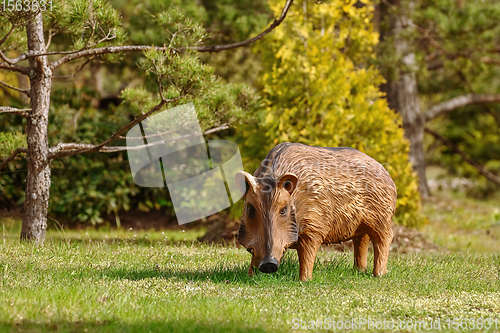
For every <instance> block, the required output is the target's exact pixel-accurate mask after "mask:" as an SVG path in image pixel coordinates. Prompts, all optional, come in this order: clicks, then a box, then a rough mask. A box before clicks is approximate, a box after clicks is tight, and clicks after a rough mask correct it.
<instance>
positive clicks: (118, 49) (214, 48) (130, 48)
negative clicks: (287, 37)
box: [16, 0, 293, 69]
mask: <svg viewBox="0 0 500 333" xmlns="http://www.w3.org/2000/svg"><path fill="white" fill-rule="evenodd" d="M292 3H293V0H287V2H286V4H285V7H284V8H283V11H282V12H281V15H280V16H279V18H278V19H276V20H274V21H273V22H272V23H271V25H270V26H269V27H267V28H266V29H265V30H264V31H263V32H261V33H260V34H258V35H257V36H255V37H252V38H250V39H247V40H245V41H241V42H237V43H232V44H225V45H207V46H192V47H187V49H190V50H194V51H198V52H219V51H224V50H230V49H235V48H238V47H242V46H247V45H250V44H252V43H254V42H256V41H258V40H259V39H262V38H263V37H264V36H266V35H267V34H269V33H270V32H271V31H272V30H274V28H276V27H277V26H278V25H280V24H281V22H283V20H284V19H285V17H286V15H287V13H288V10H289V9H290V6H291V5H292ZM185 49H186V48H182V49H176V51H179V52H182V51H184V50H185ZM148 50H158V51H168V50H173V49H172V48H169V47H165V46H162V47H159V46H146V45H126V46H107V47H99V48H94V49H86V50H81V51H76V52H75V51H71V52H72V53H71V54H68V55H66V56H64V57H62V58H60V59H58V60H56V61H54V62H52V64H51V67H52V68H53V69H54V68H58V67H59V66H61V65H63V64H65V63H67V62H70V61H73V60H75V59H79V58H83V57H88V56H98V55H102V54H111V53H122V52H123V53H124V52H139V51H148ZM46 54H55V53H51V52H49V53H46ZM58 54H63V53H62V52H59V53H58ZM37 55H40V54H27V57H32V56H37ZM18 58H19V57H18ZM16 59H17V58H16Z"/></svg>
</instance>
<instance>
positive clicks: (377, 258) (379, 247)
mask: <svg viewBox="0 0 500 333" xmlns="http://www.w3.org/2000/svg"><path fill="white" fill-rule="evenodd" d="M392 236H393V233H392V228H391V227H389V228H388V229H387V230H384V232H382V233H379V235H378V237H376V238H375V239H373V238H372V243H373V254H374V263H373V275H374V276H382V275H384V274H385V273H387V261H388V260H389V250H390V249H391V242H392Z"/></svg>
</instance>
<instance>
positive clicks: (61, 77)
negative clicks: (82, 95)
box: [53, 57, 94, 79]
mask: <svg viewBox="0 0 500 333" xmlns="http://www.w3.org/2000/svg"><path fill="white" fill-rule="evenodd" d="M92 60H94V57H90V58H88V59H87V60H86V61H85V62H84V63H83V65H81V66H80V68H78V69H77V70H76V72H74V73H73V74H71V75H55V76H54V77H53V78H54V79H70V78H72V77H75V75H76V74H78V73H79V72H81V70H82V69H83V67H85V66H86V65H87V64H88V63H89V62H91V61H92Z"/></svg>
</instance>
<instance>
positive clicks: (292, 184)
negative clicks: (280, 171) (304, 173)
mask: <svg viewBox="0 0 500 333" xmlns="http://www.w3.org/2000/svg"><path fill="white" fill-rule="evenodd" d="M297 182H298V179H297V176H295V175H294V174H293V173H285V174H284V175H283V176H281V177H280V179H279V180H278V188H280V187H283V188H284V189H285V190H287V191H288V193H290V194H292V193H293V191H294V190H295V189H296V188H297Z"/></svg>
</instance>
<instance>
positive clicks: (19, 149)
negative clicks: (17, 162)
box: [0, 147, 28, 171]
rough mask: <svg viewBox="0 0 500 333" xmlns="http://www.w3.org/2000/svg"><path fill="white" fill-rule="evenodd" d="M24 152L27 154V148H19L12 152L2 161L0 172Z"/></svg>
mask: <svg viewBox="0 0 500 333" xmlns="http://www.w3.org/2000/svg"><path fill="white" fill-rule="evenodd" d="M26 152H28V148H24V147H19V148H17V149H16V150H14V152H13V153H12V154H10V156H8V157H7V158H5V159H4V160H3V162H2V163H1V164H0V171H1V170H2V169H3V168H5V167H6V166H7V164H9V162H10V161H12V160H14V159H15V158H16V157H17V155H19V154H21V153H26Z"/></svg>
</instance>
